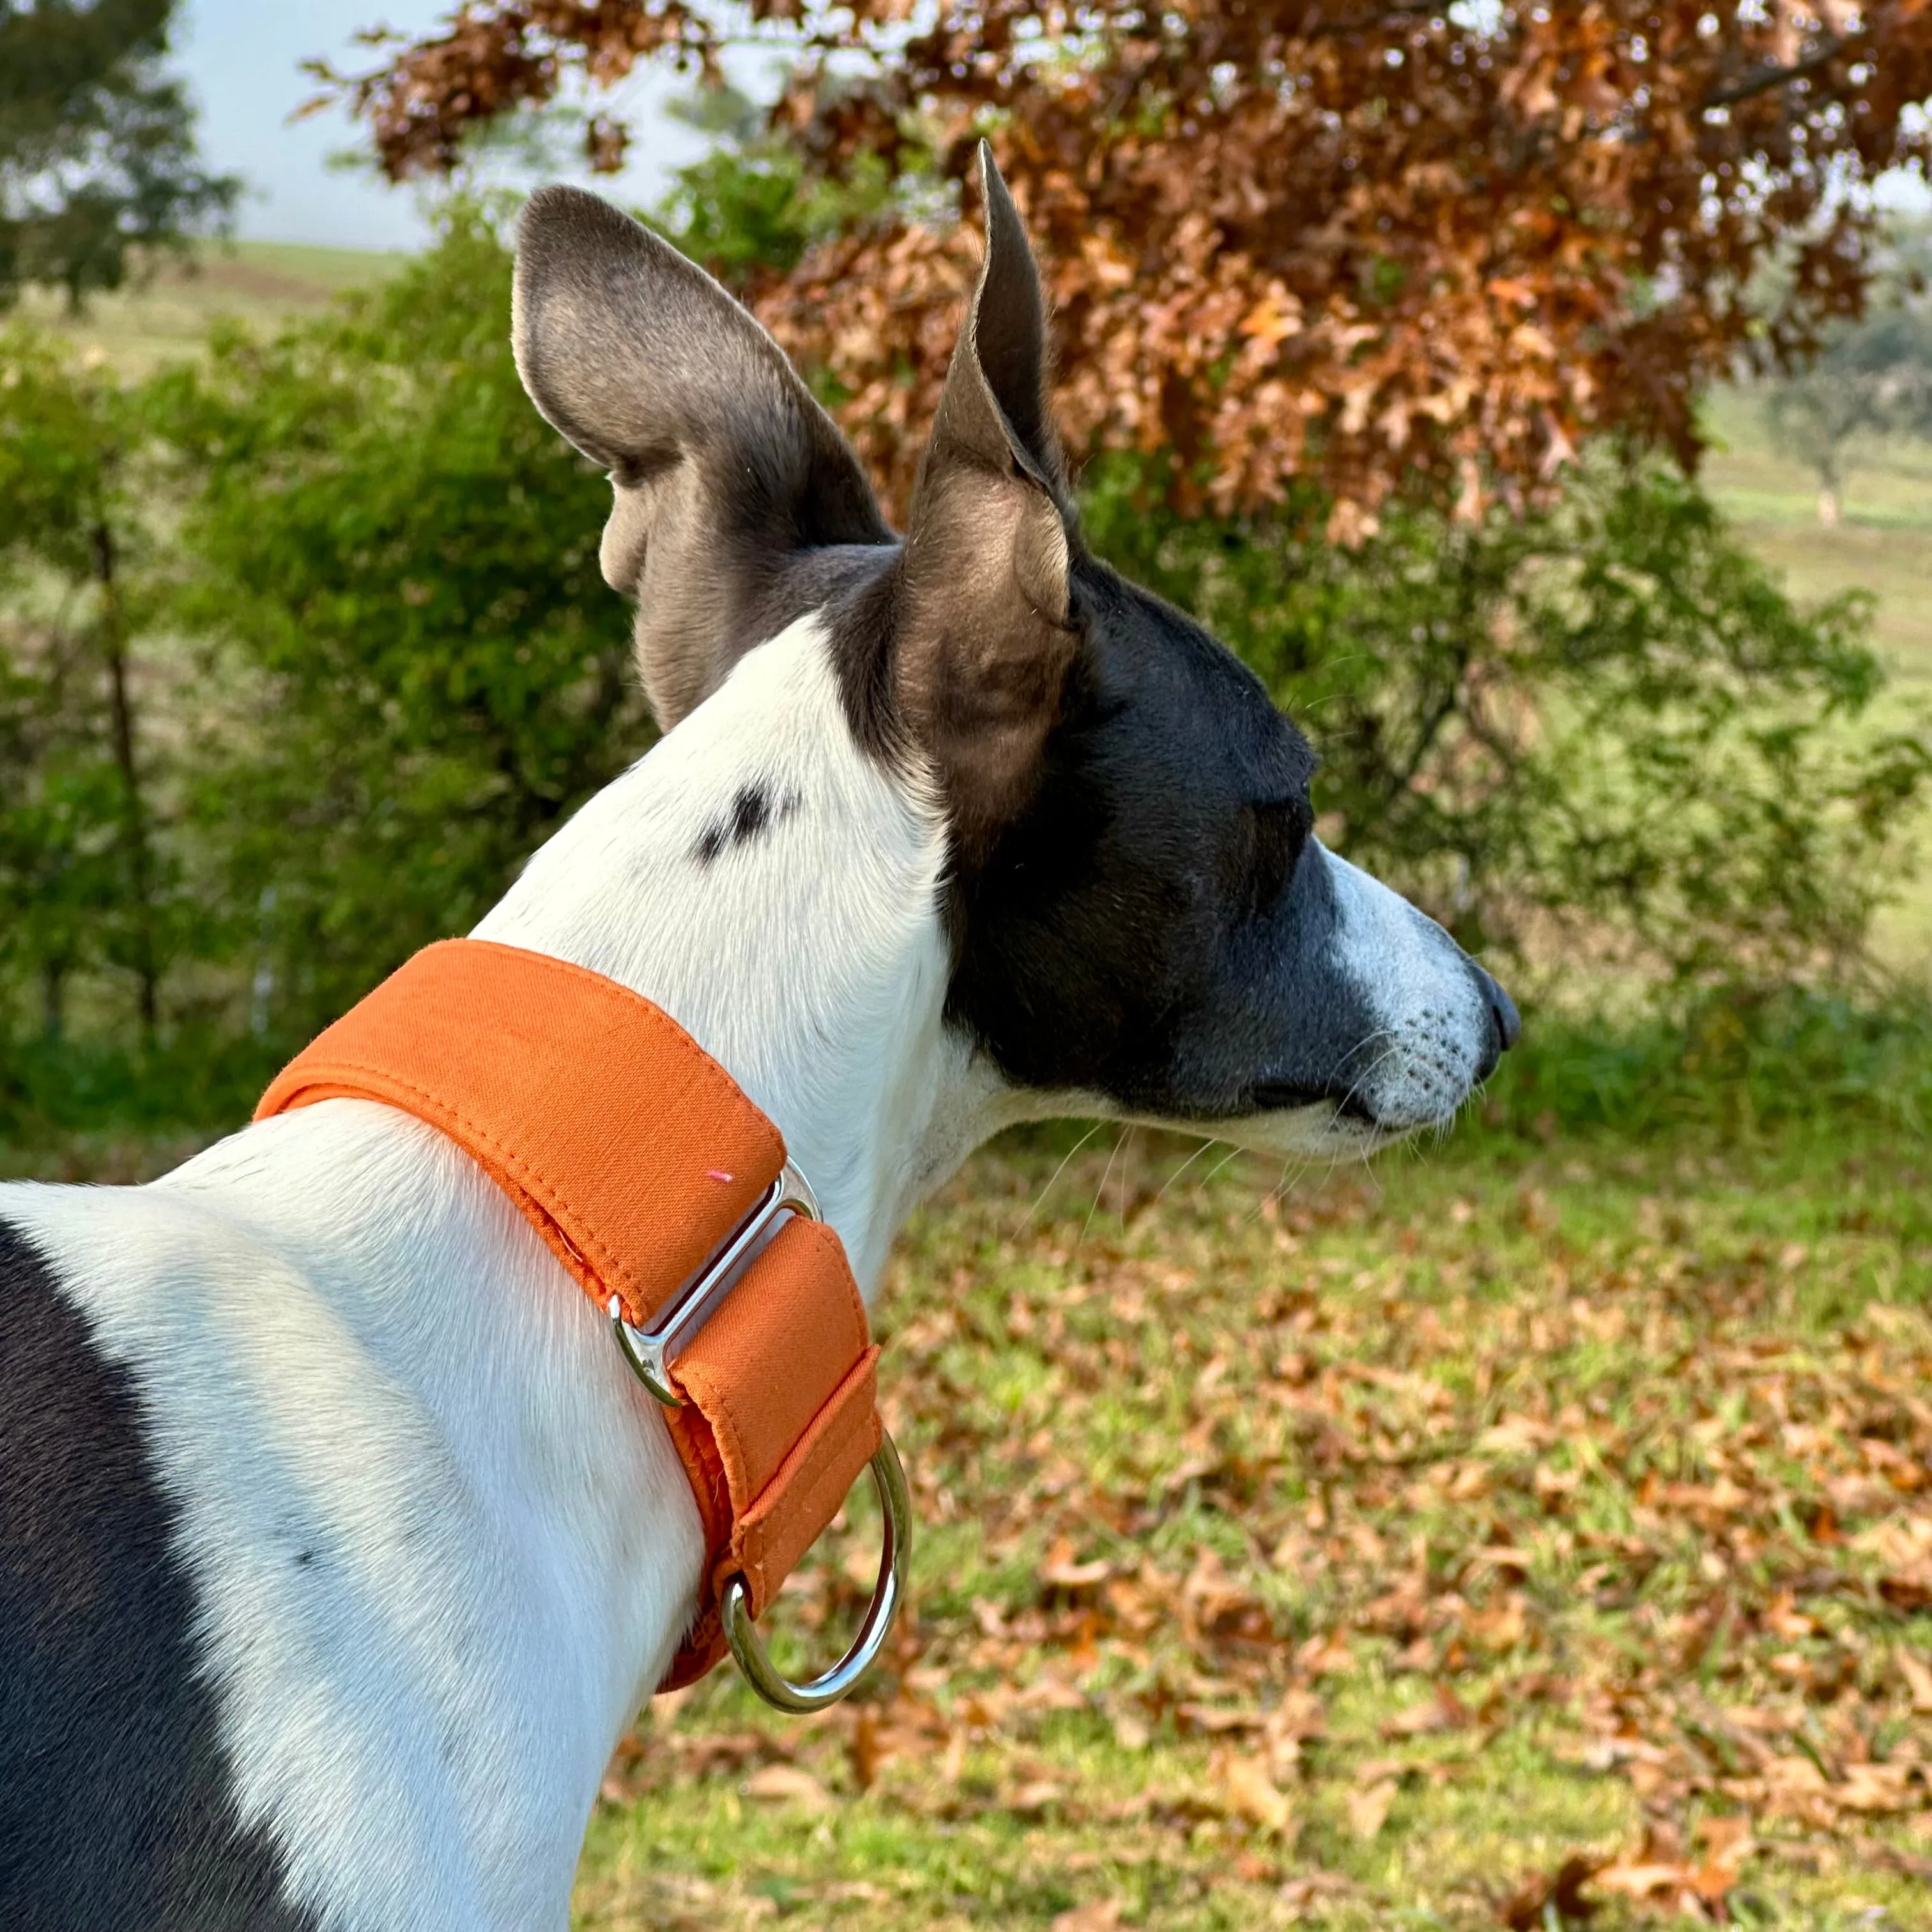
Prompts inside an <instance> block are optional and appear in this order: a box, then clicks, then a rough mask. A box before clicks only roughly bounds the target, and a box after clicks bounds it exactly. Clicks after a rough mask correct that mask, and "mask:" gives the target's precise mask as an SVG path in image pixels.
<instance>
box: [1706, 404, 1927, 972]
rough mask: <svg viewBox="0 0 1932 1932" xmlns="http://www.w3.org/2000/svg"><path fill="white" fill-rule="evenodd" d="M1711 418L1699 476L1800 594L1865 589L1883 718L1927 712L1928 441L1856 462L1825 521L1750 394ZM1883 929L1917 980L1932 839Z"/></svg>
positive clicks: (1894, 954)
mask: <svg viewBox="0 0 1932 1932" xmlns="http://www.w3.org/2000/svg"><path fill="white" fill-rule="evenodd" d="M1706 419H1707V422H1708V425H1709V428H1710V430H1711V431H1712V434H1713V436H1714V438H1715V447H1714V448H1713V449H1712V451H1711V453H1710V454H1709V456H1708V457H1707V458H1706V460H1705V468H1704V472H1703V476H1704V481H1705V484H1706V486H1707V487H1709V490H1710V492H1711V494H1712V497H1713V498H1714V499H1715V501H1716V502H1718V505H1719V506H1720V507H1721V508H1722V509H1723V510H1724V511H1725V512H1726V514H1727V515H1728V516H1729V517H1730V518H1731V520H1732V521H1733V523H1735V524H1736V526H1737V528H1738V530H1739V533H1740V534H1741V535H1742V536H1743V537H1744V538H1745V541H1747V542H1748V544H1750V545H1751V548H1752V549H1753V550H1755V551H1757V553H1758V555H1759V556H1761V557H1763V559H1764V560H1765V561H1766V562H1767V563H1769V564H1770V565H1772V566H1773V567H1774V568H1775V569H1776V570H1777V571H1778V572H1779V573H1780V574H1781V576H1782V577H1783V578H1784V582H1785V583H1786V585H1787V587H1788V588H1789V589H1790V590H1791V591H1792V592H1793V593H1794V594H1795V595H1796V596H1797V597H1799V598H1800V599H1801V600H1814V599H1817V598H1824V597H1829V596H1832V595H1836V594H1837V593H1838V592H1840V591H1843V590H1865V591H1869V592H1870V593H1871V595H1873V597H1874V598H1876V600H1877V608H1876V612H1875V613H1874V621H1873V641H1874V642H1875V643H1876V646H1877V647H1878V649H1879V652H1880V654H1881V655H1882V656H1883V658H1884V659H1885V664H1886V667H1887V669H1888V670H1889V671H1890V672H1891V677H1892V680H1893V683H1892V688H1891V691H1890V692H1889V693H1888V696H1887V700H1886V701H1885V703H1884V704H1883V705H1882V706H1881V707H1880V709H1881V715H1882V718H1883V719H1884V720H1885V721H1887V722H1894V721H1899V720H1901V719H1903V718H1907V717H1916V718H1924V717H1925V716H1927V715H1932V445H1906V446H1898V447H1894V448H1892V449H1885V450H1880V451H1878V452H1875V453H1874V454H1873V456H1872V457H1871V458H1870V460H1868V461H1867V463H1865V464H1864V466H1862V467H1859V468H1855V469H1853V471H1852V475H1851V480H1850V484H1849V488H1848V489H1847V490H1846V493H1845V502H1844V514H1843V520H1842V521H1841V523H1839V525H1838V527H1837V528H1836V529H1825V528H1824V527H1823V526H1821V525H1820V523H1819V521H1818V508H1817V482H1816V481H1815V479H1814V478H1812V477H1811V476H1810V475H1808V473H1807V472H1805V470H1804V469H1802V468H1801V467H1800V466H1799V465H1798V464H1796V463H1792V462H1790V461H1788V460H1786V459H1785V458H1782V457H1781V456H1780V455H1778V453H1777V452H1776V451H1775V449H1773V447H1772V444H1771V442H1770V440H1769V437H1767V435H1766V431H1765V428H1764V425H1763V419H1762V416H1761V414H1760V410H1759V409H1758V407H1757V404H1756V403H1755V402H1754V401H1753V399H1752V398H1750V397H1749V396H1747V395H1739V394H1737V393H1736V392H1724V393H1721V394H1720V395H1717V396H1715V397H1714V398H1712V401H1711V403H1710V405H1709V409H1708V411H1707V416H1706ZM1878 941H1879V953H1880V955H1881V956H1882V958H1884V959H1885V960H1886V961H1887V962H1888V963H1889V964H1891V965H1893V966H1894V967H1896V968H1899V969H1900V970H1902V971H1906V972H1907V973H1909V974H1912V975H1914V976H1915V977H1918V978H1920V979H1921V980H1922V979H1924V977H1926V974H1927V971H1928V968H1932V842H1928V843H1926V844H1923V845H1922V846H1921V853H1920V855H1919V862H1918V867H1917V868H1916V876H1915V877H1914V878H1913V879H1912V880H1910V881H1909V882H1908V883H1906V887H1905V889H1904V891H1903V894H1902V895H1901V901H1900V904H1898V905H1897V906H1896V907H1893V908H1891V910H1888V912H1886V913H1884V914H1883V915H1882V916H1881V920H1880V924H1879V932H1878Z"/></svg>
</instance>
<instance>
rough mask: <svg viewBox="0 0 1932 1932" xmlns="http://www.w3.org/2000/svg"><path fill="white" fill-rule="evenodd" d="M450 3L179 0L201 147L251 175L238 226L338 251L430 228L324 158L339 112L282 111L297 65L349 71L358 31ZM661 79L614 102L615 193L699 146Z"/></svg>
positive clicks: (397, 23)
mask: <svg viewBox="0 0 1932 1932" xmlns="http://www.w3.org/2000/svg"><path fill="white" fill-rule="evenodd" d="M449 5H450V0H184V5H183V7H182V9H181V13H180V15H179V16H178V26H177V28H176V30H175V57H174V60H173V62H172V65H173V66H174V68H175V69H176V71H179V72H181V73H183V74H185V75H186V77H187V81H188V84H189V86H190V88H191V89H192V90H193V94H194V97H195V99H196V101H197V103H198V104H199V107H200V109H201V145H202V152H203V154H205V156H206V157H207V159H208V161H209V163H211V165H213V166H215V167H217V168H219V169H223V170H225V171H228V172H233V173H236V174H239V175H242V177H243V178H244V179H245V181H247V182H248V187H249V192H248V195H247V196H246V197H245V199H244V200H243V202H242V206H241V208H240V211H239V216H238V220H237V226H236V232H237V233H239V234H240V235H241V236H243V237H244V238H245V239H249V240H253V241H263V242H325V243H328V244H331V245H334V246H336V247H340V248H413V247H415V246H416V245H417V244H418V243H419V242H421V241H422V239H424V236H425V233H426V232H427V231H426V229H425V224H424V221H423V219H422V212H421V210H420V208H419V206H418V204H417V199H416V196H415V195H414V194H413V193H412V192H411V191H410V190H408V189H407V188H392V187H385V186H383V185H382V184H380V183H379V182H378V181H375V180H374V179H372V178H371V177H369V176H368V175H366V174H363V173H361V172H356V173H347V172H343V171H341V170H340V169H332V168H331V167H330V166H329V165H328V160H329V155H330V154H332V152H335V151H338V150H340V149H342V148H346V147H349V146H350V145H353V144H354V142H355V140H356V133H355V130H354V129H353V127H351V125H350V123H349V122H348V121H347V119H346V118H344V116H342V115H341V114H339V113H335V114H328V115H317V116H316V117H315V118H313V119H311V120H308V121H298V122H296V123H295V124H293V125H291V124H290V121H289V116H290V114H291V113H293V111H294V110H295V109H296V108H297V107H299V106H300V105H301V104H302V102H303V101H305V100H307V99H308V98H309V97H310V96H311V95H312V94H314V92H315V87H314V83H313V82H311V80H309V79H308V77H307V76H306V75H305V74H302V71H300V66H299V63H300V62H302V60H303V59H305V58H307V57H308V56H309V55H317V54H319V55H323V56H325V57H326V58H329V59H331V60H332V61H334V62H335V64H336V65H338V67H341V68H347V69H350V70H353V69H355V68H358V67H362V66H366V65H370V64H371V58H372V57H371V54H370V52H369V50H368V49H366V48H361V47H358V46H356V44H355V35H356V31H357V30H358V29H359V28H365V27H370V26H389V27H394V28H397V29H398V30H400V31H403V32H405V33H409V32H420V31H422V30H423V29H424V28H427V27H430V26H434V24H435V23H437V21H438V20H440V19H441V18H442V17H443V16H444V15H445V14H446V13H447V12H448V11H449ZM665 92H667V83H665V82H664V81H662V80H659V79H658V77H655V76H651V77H646V78H644V79H642V80H634V81H633V82H632V83H630V84H629V85H628V86H626V88H625V89H624V91H623V92H622V94H621V95H619V97H618V98H617V99H618V104H619V106H620V107H622V108H623V109H624V110H625V113H626V114H627V115H628V118H629V119H630V121H631V127H632V131H633V133H634V135H635V136H636V139H635V142H634V145H633V147H632V148H631V153H632V154H633V156H634V160H633V162H632V164H631V166H630V167H629V168H628V169H627V170H626V171H625V173H624V174H623V175H621V176H619V178H617V180H616V182H615V183H614V184H600V185H601V186H603V187H604V191H605V192H607V193H612V194H613V196H615V197H616V198H617V199H622V200H629V201H632V202H642V201H646V200H649V199H652V198H654V196H655V193H656V191H657V190H658V187H660V186H661V184H662V182H663V180H664V169H665V168H666V167H667V166H668V165H671V164H673V163H676V162H677V161H679V160H683V159H685V158H688V157H690V156H691V154H694V153H695V152H696V151H697V140H696V138H695V137H694V136H692V135H691V133H689V132H688V131H687V130H685V129H684V128H682V127H678V126H677V125H676V124H674V123H671V122H669V121H667V120H666V119H665V118H664V116H663V115H661V114H660V113H653V112H652V102H653V101H657V100H661V98H663V96H664V94H665Z"/></svg>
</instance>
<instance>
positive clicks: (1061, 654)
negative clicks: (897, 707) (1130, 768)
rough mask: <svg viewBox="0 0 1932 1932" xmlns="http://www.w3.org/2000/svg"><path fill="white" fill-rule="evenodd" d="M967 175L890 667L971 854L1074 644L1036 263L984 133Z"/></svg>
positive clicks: (1004, 815) (1063, 504) (1011, 795)
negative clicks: (957, 306) (940, 382)
mask: <svg viewBox="0 0 1932 1932" xmlns="http://www.w3.org/2000/svg"><path fill="white" fill-rule="evenodd" d="M980 184H981V187H982V189H983V194H984V199H985V202H986V260H985V262H984V263H983V266H982V267H981V269H980V282H979V286H978V287H977V289H976V290H974V296H973V305H972V307H971V309H970V310H969V311H968V314H967V317H966V323H965V327H964V328H963V329H962V330H961V332H960V335H959V343H958V344H957V346H956V347H955V349H954V350H953V362H952V365H951V367H950V368H949V369H948V371H947V377H946V387H945V390H944V394H943V395H941V398H940V402H939V409H938V414H937V415H936V416H935V418H934V420H933V429H932V443H930V445H929V446H928V448H927V449H926V455H925V458H924V460H922V463H921V464H920V466H919V481H918V484H917V486H916V488H915V490H914V491H913V504H912V514H911V519H910V526H909V529H908V530H907V537H906V550H905V559H904V565H903V566H902V569H903V576H902V602H901V622H900V631H899V644H898V674H897V682H898V694H899V701H900V703H901V706H902V707H903V709H904V712H905V714H906V716H907V720H908V721H909V722H910V725H911V727H912V728H913V732H914V733H915V735H916V736H917V737H918V739H919V742H921V744H922V745H923V746H924V748H926V751H927V752H928V754H929V755H930V756H931V757H932V760H933V762H934V763H935V766H937V767H938V773H939V776H940V778H941V782H942V784H944V788H945V792H946V797H947V807H948V812H949V816H950V819H951V820H952V823H953V835H954V838H955V841H956V844H958V845H959V846H960V847H962V849H963V850H964V852H965V854H966V856H968V859H971V857H973V856H975V854H976V853H977V852H978V851H980V850H983V849H984V847H985V846H986V844H987V843H988V842H989V841H990V840H991V838H992V837H993V835H995V833H996V832H998V829H999V827H1000V826H1001V825H1003V824H1004V823H1007V821H1008V820H1010V817H1012V816H1013V814H1014V812H1016V811H1017V810H1018V809H1019V806H1020V805H1022V804H1023V803H1024V802H1025V799H1026V796H1028V793H1029V792H1030V791H1031V787H1032V784H1033V781H1034V775H1035V774H1036V772H1037V770H1038V769H1039V763H1040V753H1041V751H1042V748H1043V746H1044V745H1045V742H1046V735H1047V733H1048V732H1049V730H1051V728H1052V725H1053V723H1054V721H1055V718H1057V717H1058V715H1059V712H1060V707H1061V700H1062V694H1063V692H1064V688H1065V685H1066V682H1067V675H1068V673H1069V672H1070V670H1071V668H1072V667H1073V663H1074V661H1075V658H1076V653H1077V649H1078V644H1077V636H1076V631H1075V630H1074V628H1073V622H1072V608H1071V607H1072V599H1073V556H1074V544H1075V542H1076V534H1075V531H1074V527H1073V518H1072V516H1071V514H1070V511H1069V510H1068V508H1067V501H1066V496H1067V485H1066V479H1065V475H1064V471H1063V469H1062V466H1061V457H1060V450H1059V446H1058V443H1057V442H1056V440H1055V437H1054V434H1053V428H1052V423H1051V422H1050V420H1049V416H1048V412H1047V404H1046V383H1047V354H1046V301H1045V299H1044V297H1043V295H1042V293H1041V290H1040V272H1039V270H1038V269H1037V267H1036V266H1034V259H1033V251H1032V250H1031V248H1029V247H1028V244H1027V238H1026V230H1025V228H1024V227H1022V225H1021V223H1020V217H1019V210H1018V209H1016V208H1015V207H1014V206H1013V197H1012V196H1010V194H1009V193H1007V184H1006V183H1005V182H1004V181H1002V180H1001V178H1000V174H999V170H998V169H997V168H996V167H995V166H994V165H993V157H992V151H991V150H990V149H989V148H988V147H987V146H986V144H985V143H984V142H982V143H981V144H980Z"/></svg>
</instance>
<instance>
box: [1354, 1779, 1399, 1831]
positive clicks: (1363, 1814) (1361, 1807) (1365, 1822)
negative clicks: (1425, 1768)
mask: <svg viewBox="0 0 1932 1932" xmlns="http://www.w3.org/2000/svg"><path fill="white" fill-rule="evenodd" d="M1395 1794H1396V1781H1395V1780H1394V1778H1383V1779H1382V1780H1381V1781H1379V1783H1376V1784H1371V1785H1370V1786H1368V1787H1367V1788H1366V1789H1364V1790H1361V1791H1352V1792H1350V1793H1349V1830H1350V1831H1352V1832H1354V1834H1355V1836H1356V1837H1357V1838H1361V1839H1362V1840H1364V1841H1367V1840H1369V1839H1370V1838H1375V1837H1376V1836H1378V1835H1379V1833H1380V1832H1381V1831H1382V1827H1383V1826H1385V1824H1387V1823H1388V1814H1389V1808H1390V1807H1391V1805H1394V1802H1395Z"/></svg>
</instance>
